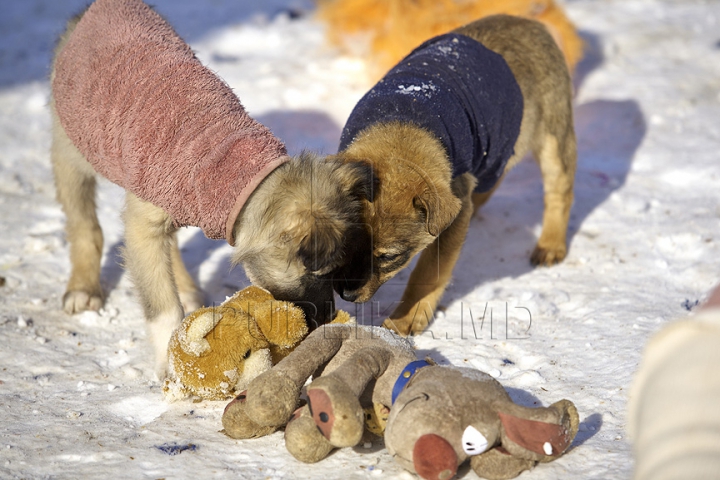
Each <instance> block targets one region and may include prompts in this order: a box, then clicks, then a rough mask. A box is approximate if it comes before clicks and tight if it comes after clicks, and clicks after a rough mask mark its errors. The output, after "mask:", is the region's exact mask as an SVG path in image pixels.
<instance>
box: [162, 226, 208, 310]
mask: <svg viewBox="0 0 720 480" xmlns="http://www.w3.org/2000/svg"><path fill="white" fill-rule="evenodd" d="M170 262H171V264H172V271H173V276H174V277H175V283H177V289H178V295H179V296H180V303H181V304H182V307H183V310H184V312H185V314H186V315H187V314H188V313H190V312H194V311H195V310H197V309H198V308H200V307H202V306H203V301H204V299H203V293H202V291H200V289H199V288H198V286H197V285H196V284H195V280H193V278H192V277H191V276H190V273H188V271H187V268H186V267H185V262H183V259H182V255H181V254H180V248H179V247H178V242H177V235H173V238H172V244H171V246H170Z"/></svg>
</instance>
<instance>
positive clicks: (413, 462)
mask: <svg viewBox="0 0 720 480" xmlns="http://www.w3.org/2000/svg"><path fill="white" fill-rule="evenodd" d="M310 376H313V378H314V379H313V381H312V383H310V384H309V385H308V387H307V405H305V406H303V407H301V408H299V409H298V408H297V406H298V405H299V400H300V394H301V389H302V387H303V385H304V384H305V382H306V381H307V379H308V378H310ZM368 406H370V409H374V410H375V411H376V412H382V411H387V410H388V409H389V416H388V417H387V425H386V426H385V433H384V440H385V446H386V447H387V449H388V451H389V452H390V453H391V454H392V456H393V457H394V458H395V460H396V461H397V462H398V463H399V464H400V465H402V467H404V468H405V469H407V470H409V471H411V472H414V473H416V474H418V475H419V476H420V477H422V478H425V479H438V480H446V479H449V478H451V477H453V476H454V475H455V473H456V472H457V469H458V466H459V465H461V464H462V463H463V462H465V461H467V460H468V459H469V460H470V464H471V467H472V468H473V470H474V471H475V473H477V474H478V476H480V477H483V478H488V479H504V478H514V477H516V476H517V475H519V474H520V473H521V472H523V471H524V470H527V469H530V468H532V467H534V466H535V465H536V464H537V463H538V462H550V461H552V460H555V459H556V458H558V457H559V456H560V455H562V454H563V453H564V452H565V451H566V450H567V448H568V447H569V446H570V444H571V443H572V441H573V439H574V438H575V434H576V433H577V431H578V424H579V419H578V414H577V410H576V409H575V406H574V405H573V403H572V402H570V401H568V400H560V401H559V402H556V403H554V404H553V405H551V406H549V407H540V408H529V407H524V406H521V405H517V404H515V403H514V402H513V401H512V400H511V399H510V397H509V395H508V394H507V392H506V391H505V389H504V388H503V387H502V385H500V383H499V382H498V381H497V380H495V379H494V378H492V377H491V376H489V375H487V374H485V373H482V372H480V371H478V370H474V369H470V368H459V367H451V366H438V365H434V364H432V363H431V362H428V361H425V360H417V358H416V355H415V352H414V350H413V348H412V345H411V344H410V343H409V342H408V341H407V340H406V339H404V338H401V337H399V336H398V335H396V334H394V333H393V332H391V331H389V330H386V329H384V328H382V327H367V326H357V325H343V324H340V325H326V326H325V327H323V328H320V329H318V330H315V331H314V332H313V333H311V334H310V335H309V336H308V337H307V338H306V339H305V340H303V342H302V343H301V344H300V345H299V346H298V347H297V348H296V349H295V350H294V351H293V352H292V353H291V354H290V355H289V356H287V357H286V358H284V359H283V360H282V361H280V363H278V364H277V365H276V366H274V367H273V368H272V369H270V370H268V371H267V372H265V373H263V374H261V375H260V376H258V377H257V378H255V379H254V380H253V381H252V382H250V384H249V385H248V388H247V390H246V391H245V392H243V393H242V394H241V395H239V396H238V397H237V398H236V399H235V400H233V401H232V402H231V403H230V404H228V406H227V407H226V409H225V413H224V415H223V426H224V428H225V433H226V434H227V435H229V436H231V437H233V438H253V437H257V436H262V435H267V434H269V433H272V432H273V431H275V430H277V429H278V428H280V427H282V426H285V444H286V446H287V449H288V450H289V451H290V453H291V454H292V455H293V456H295V457H296V458H297V459H299V460H301V461H304V462H309V463H311V462H317V461H320V460H322V459H323V458H325V457H326V456H327V455H328V454H329V453H330V452H331V451H332V450H333V449H334V448H341V447H351V446H355V445H357V444H358V443H359V442H360V440H361V438H362V435H363V431H364V428H365V416H366V413H365V412H366V411H367V410H368ZM363 407H365V410H364V408H363ZM381 422H382V420H381Z"/></svg>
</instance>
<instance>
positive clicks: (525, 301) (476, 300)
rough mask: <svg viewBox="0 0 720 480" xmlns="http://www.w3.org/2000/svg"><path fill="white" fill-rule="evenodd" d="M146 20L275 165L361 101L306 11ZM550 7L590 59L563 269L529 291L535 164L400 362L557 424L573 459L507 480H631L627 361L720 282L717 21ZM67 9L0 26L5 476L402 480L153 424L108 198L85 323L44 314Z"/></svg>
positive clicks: (204, 429)
mask: <svg viewBox="0 0 720 480" xmlns="http://www.w3.org/2000/svg"><path fill="white" fill-rule="evenodd" d="M153 3H154V4H155V5H156V6H157V8H158V10H159V11H160V12H161V13H162V14H163V15H165V16H166V17H167V18H168V19H169V20H170V22H171V23H173V24H174V25H175V27H176V29H177V30H178V32H179V33H180V34H181V35H182V36H183V37H184V38H186V39H187V40H188V42H189V43H191V45H192V46H193V48H194V49H196V51H197V52H198V55H199V56H200V58H201V59H202V60H203V61H204V62H206V63H207V64H208V65H209V66H210V67H211V68H212V69H214V70H215V71H217V72H218V73H219V74H220V75H221V76H222V77H223V78H225V79H226V80H227V81H228V82H229V84H230V85H231V86H232V87H233V88H234V89H235V91H236V92H237V94H238V96H239V97H240V99H241V100H242V102H243V103H244V104H245V106H246V107H247V108H248V110H249V111H250V113H251V114H252V115H254V116H255V117H256V118H258V119H259V120H260V121H262V122H264V123H265V124H267V125H268V126H270V127H271V128H272V129H273V131H274V132H275V133H276V134H277V135H279V136H280V137H281V138H283V139H284V140H285V141H286V142H287V144H288V146H289V148H290V150H291V151H292V152H297V151H299V150H300V149H302V148H309V149H313V150H319V151H325V152H328V153H329V152H333V151H334V149H335V148H336V145H337V141H338V139H339V135H340V129H341V126H342V124H343V122H344V119H345V118H346V117H347V115H348V114H349V112H350V110H351V108H352V106H353V105H354V103H355V102H356V101H357V100H358V99H359V98H360V96H361V95H362V94H363V93H364V91H365V90H366V89H367V88H368V87H369V86H370V85H369V83H368V81H367V78H366V75H365V66H364V64H363V62H362V61H361V60H359V59H357V58H352V57H348V56H343V55H341V54H339V53H338V52H337V51H334V50H333V49H332V48H329V47H328V46H326V45H325V43H324V38H323V31H322V26H321V25H320V24H318V23H317V22H315V21H314V20H313V19H312V17H311V15H309V13H311V8H312V4H311V3H310V2H309V0H305V1H293V0H289V1H283V0H272V1H264V2H253V1H250V0H243V1H239V0H211V1H207V2H197V1H193V0H157V1H155V2H153ZM561 3H562V4H563V5H564V7H565V8H566V11H567V12H568V14H569V16H570V17H571V18H572V19H573V21H574V22H576V24H577V26H578V27H579V29H580V30H581V31H582V33H583V35H584V37H585V38H586V40H587V41H588V53H587V55H586V58H585V60H584V61H583V63H582V64H581V65H580V69H579V71H578V75H577V80H576V83H577V87H578V91H577V97H576V109H575V113H576V128H577V133H578V139H579V146H580V156H579V165H578V174H577V182H576V188H575V196H576V201H575V205H574V207H573V214H572V221H571V232H570V238H569V242H570V251H569V256H568V258H567V260H566V261H565V262H564V263H563V264H561V265H559V266H557V267H553V268H541V269H532V268H530V266H529V262H528V255H529V252H530V251H531V249H532V247H533V245H534V242H535V239H536V238H537V235H538V232H539V222H540V219H541V210H542V195H541V194H542V187H541V183H540V180H539V173H538V170H537V168H536V167H535V165H534V164H532V163H531V162H528V163H525V164H522V165H521V166H519V167H518V168H517V169H516V170H514V171H513V172H512V174H511V175H510V176H509V178H507V180H506V181H505V183H504V184H503V185H502V187H501V188H500V189H499V191H498V192H497V194H496V195H495V196H494V198H493V199H492V200H491V201H490V202H489V204H488V205H487V206H486V207H485V208H484V209H483V210H482V211H481V212H480V214H479V215H478V217H477V218H475V219H474V221H473V224H472V227H471V231H470V235H469V238H468V241H467V245H466V247H465V249H464V251H463V254H462V258H461V259H460V262H459V263H458V267H457V268H456V271H455V279H454V283H453V285H452V287H451V288H450V289H449V291H448V292H447V294H446V296H445V298H444V301H443V304H444V308H445V310H444V312H443V313H442V314H440V315H439V316H438V318H437V319H436V321H435V323H433V325H432V327H431V332H429V333H427V334H424V335H423V336H421V337H419V338H417V340H416V344H417V346H418V348H419V351H420V354H427V355H430V356H431V357H433V358H434V359H436V360H437V361H439V362H441V363H450V364H455V365H470V366H473V367H476V368H478V369H481V370H484V371H487V372H489V373H491V374H492V375H494V376H496V377H497V378H498V379H499V380H500V381H501V382H502V383H503V384H504V385H505V386H506V388H507V389H508V390H509V391H510V392H511V395H512V396H513V398H515V399H516V401H519V402H521V403H524V404H526V405H533V404H535V403H536V402H537V403H538V404H539V403H542V404H549V403H552V402H554V401H556V400H559V399H561V398H568V399H571V400H572V401H574V402H575V404H576V405H577V407H578V410H579V412H580V416H581V421H582V424H581V428H580V432H579V434H578V436H577V438H576V440H575V442H574V444H573V449H572V451H570V452H569V453H568V454H567V455H566V456H564V457H563V458H561V459H559V460H558V461H556V462H554V463H550V464H547V465H541V466H540V467H538V468H536V469H535V470H534V471H532V472H530V473H526V474H524V476H523V478H537V479H557V478H563V479H564V478H571V479H574V478H582V479H590V478H594V479H611V478H612V479H616V478H617V479H620V478H628V477H629V476H630V475H631V472H632V466H633V462H632V454H631V447H630V443H629V441H628V439H627V437H626V432H625V424H626V405H627V400H628V391H629V387H630V385H631V381H632V377H633V373H634V371H635V369H636V367H637V364H638V362H639V360H640V355H641V351H642V347H643V345H644V344H645V342H646V340H647V339H648V337H649V336H650V335H651V334H652V333H653V332H655V331H657V330H658V329H659V328H660V327H661V326H663V325H664V324H666V323H667V322H669V321H671V320H673V319H675V318H678V317H681V316H683V315H686V314H688V312H689V311H690V310H692V308H693V306H695V305H696V303H697V302H698V301H702V299H703V298H704V297H705V295H706V292H707V291H708V290H709V289H710V288H711V287H712V286H713V285H714V284H715V283H716V282H717V281H718V280H719V279H720V248H719V245H720V228H719V227H720V205H719V203H718V191H719V190H720V189H719V187H718V182H719V181H720V167H718V160H717V151H718V147H720V123H719V122H718V118H720V29H719V28H718V27H719V25H720V2H718V1H698V0H684V1H682V2H681V1H670V0H667V1H659V0H624V1H619V0H615V1H613V0H606V1H603V0H565V1H564V2H561ZM84 4H85V0H64V1H62V2H57V1H54V0H5V1H4V2H3V5H2V7H1V8H0V12H2V13H0V232H2V233H1V234H0V342H1V343H0V412H1V413H0V477H2V478H133V479H135V478H194V477H202V478H216V477H218V478H220V477H222V478H225V477H229V476H230V475H232V476H234V477H239V478H250V479H261V478H263V479H264V478H289V479H291V478H299V479H301V478H310V477H313V478H328V479H330V478H401V479H402V478H407V479H409V478H411V475H410V474H408V473H406V472H404V471H403V470H402V469H401V468H399V467H398V466H396V465H395V464H394V462H393V460H392V458H391V457H390V456H389V455H388V454H387V452H386V451H385V450H384V449H383V447H382V445H381V444H380V442H374V443H373V444H372V446H370V447H369V448H365V447H364V446H361V447H358V448H355V449H346V450H343V451H338V452H335V453H334V454H333V455H331V456H330V457H329V458H328V459H326V460H324V461H322V462H320V463H318V464H316V465H304V464H300V463H299V462H297V461H295V460H294V459H293V458H292V457H291V456H290V455H289V454H288V453H287V452H286V451H285V449H284V446H283V439H282V434H281V433H276V434H274V435H271V436H269V437H266V438H262V439H258V440H253V441H245V442H239V441H235V440H232V439H229V438H227V437H225V436H224V435H222V434H221V433H218V431H219V430H220V429H221V425H220V416H221V413H222V409H223V407H224V405H225V403H224V402H202V403H190V402H180V403H174V404H168V403H165V402H164V401H163V399H162V395H161V392H160V386H159V384H158V382H157V381H155V380H154V379H153V372H152V359H151V356H150V349H149V348H148V345H147V343H146V337H145V331H144V321H143V319H142V315H141V311H140V308H139V305H138V304H137V301H136V299H135V296H134V294H133V291H132V285H131V284H130V282H129V281H128V279H127V277H126V276H125V275H124V271H123V270H122V268H121V267H120V266H119V265H118V260H119V258H118V249H119V246H120V245H121V242H122V240H121V233H122V225H121V222H120V218H119V213H118V212H119V209H120V208H121V206H122V192H121V191H120V190H119V189H118V188H117V187H115V186H114V185H112V184H109V183H107V182H104V183H102V186H101V189H100V192H99V204H100V214H101V222H102V224H103V228H104V231H105V240H106V247H105V264H104V266H103V271H102V281H103V285H104V287H105V288H106V291H107V292H108V298H107V304H106V306H105V308H104V309H103V310H102V311H101V312H100V314H96V313H84V314H81V315H76V316H73V317H70V316H67V315H65V314H63V313H62V312H61V311H60V309H59V305H60V298H61V296H62V294H63V291H64V283H65V281H66V279H67V276H68V272H69V263H68V259H67V244H66V242H65V239H64V233H63V222H64V220H63V216H62V213H61V210H60V208H59V206H58V205H57V204H56V203H55V201H54V187H53V183H52V176H51V172H50V161H49V158H48V157H49V156H48V149H49V143H50V135H49V115H48V112H47V108H46V103H47V99H48V82H47V78H46V77H47V65H48V63H49V60H50V52H51V49H52V45H53V42H54V38H55V37H56V36H57V34H58V33H59V32H60V31H61V30H62V27H63V24H64V21H65V20H66V19H67V18H68V17H69V16H70V15H71V14H72V13H75V12H77V11H78V10H79V9H80V8H81V7H82V6H83V5H84ZM259 5H261V6H259ZM181 238H182V246H183V254H184V256H185V259H186V261H187V263H188V266H189V268H190V271H191V273H193V274H194V275H195V276H196V277H197V278H198V280H199V282H200V284H201V285H202V287H203V288H204V289H205V290H206V291H207V292H208V294H209V299H210V300H214V301H220V300H222V299H224V297H225V296H226V295H228V294H229V293H231V292H233V291H235V290H237V289H238V288H241V287H243V286H246V285H247V284H248V281H247V279H246V278H245V276H244V274H243V272H242V269H235V270H232V271H230V269H229V266H230V265H229V261H228V257H229V253H230V252H229V247H228V246H227V245H225V244H224V243H223V242H213V241H210V240H207V239H205V238H204V236H203V235H202V233H200V232H199V231H198V230H193V229H187V230H184V231H183V232H182V235H181ZM406 279H407V272H405V273H403V274H402V275H400V276H399V277H398V278H397V279H396V280H395V281H393V282H392V283H391V284H388V285H386V286H384V287H383V288H382V289H381V291H380V292H379V293H378V294H377V296H376V297H375V299H374V301H373V303H370V304H366V305H364V306H359V307H357V308H356V306H355V305H351V304H344V303H341V304H340V306H341V307H343V308H346V309H348V310H350V312H351V313H353V314H356V315H357V316H358V318H359V321H361V322H363V323H369V322H371V321H378V320H379V319H381V318H382V317H383V315H384V314H387V312H388V311H389V310H390V309H391V305H392V303H393V302H394V301H396V300H397V299H398V298H399V295H400V292H401V291H402V288H403V282H404V281H406ZM491 312H492V316H491ZM483 314H484V321H483ZM491 318H492V321H491ZM460 476H464V477H466V478H474V477H475V475H474V474H473V473H472V472H470V471H469V470H468V469H467V468H464V469H462V470H461V471H460Z"/></svg>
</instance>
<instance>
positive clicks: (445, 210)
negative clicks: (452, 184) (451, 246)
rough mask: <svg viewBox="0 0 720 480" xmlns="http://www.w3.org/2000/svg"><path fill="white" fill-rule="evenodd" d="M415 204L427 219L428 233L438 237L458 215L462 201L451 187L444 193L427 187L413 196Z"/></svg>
mask: <svg viewBox="0 0 720 480" xmlns="http://www.w3.org/2000/svg"><path fill="white" fill-rule="evenodd" d="M413 206H414V207H415V208H416V209H417V210H419V211H420V214H421V216H423V218H424V219H425V226H426V228H427V231H428V233H429V234H430V235H432V236H433V237H437V236H438V235H440V232H442V231H443V230H445V229H446V228H447V227H449V226H450V224H451V223H452V221H453V220H454V219H455V217H457V216H458V213H460V208H461V207H462V202H461V201H460V199H459V198H457V197H456V196H455V195H453V194H452V192H451V191H450V190H449V189H448V191H447V192H443V193H441V192H439V191H432V190H430V189H426V190H425V191H424V192H422V193H421V194H420V195H416V196H415V197H414V198H413Z"/></svg>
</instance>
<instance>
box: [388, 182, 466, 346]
mask: <svg viewBox="0 0 720 480" xmlns="http://www.w3.org/2000/svg"><path fill="white" fill-rule="evenodd" d="M474 187H475V177H473V176H472V175H471V174H469V173H468V174H465V175H462V176H460V177H457V178H456V179H455V180H453V191H454V192H455V194H456V195H458V196H459V198H461V200H462V208H461V209H460V213H459V214H458V216H457V217H455V220H453V222H452V223H451V224H450V226H449V227H447V228H446V229H445V230H443V231H442V232H441V233H440V235H438V237H437V238H436V239H435V241H434V242H433V243H431V244H430V245H428V247H427V248H425V250H423V251H422V253H421V254H420V258H419V259H418V262H417V265H416V266H415V269H413V271H412V273H411V274H410V279H409V280H408V283H407V287H406V288H405V292H404V293H403V296H402V301H401V302H400V305H398V307H397V308H396V309H395V311H394V312H393V313H392V314H391V315H390V317H389V318H388V319H387V320H385V322H383V326H384V327H385V328H389V329H390V330H393V331H395V332H397V333H398V334H400V335H404V336H406V335H408V334H411V333H412V334H416V333H422V332H423V331H424V330H425V328H426V327H427V326H428V323H429V322H430V320H431V319H432V318H433V316H434V312H435V308H436V307H437V305H438V303H439V302H440V299H441V298H442V296H443V293H445V288H446V287H447V284H448V283H449V282H450V278H451V277H452V272H453V268H454V267H455V263H457V260H458V258H459V257H460V251H461V250H462V246H463V243H465V237H466V236H467V232H468V228H469V227H470V220H471V219H472V215H473V204H472V198H471V197H472V196H471V192H472V189H473V188H474Z"/></svg>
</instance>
